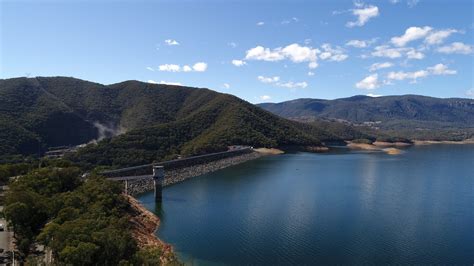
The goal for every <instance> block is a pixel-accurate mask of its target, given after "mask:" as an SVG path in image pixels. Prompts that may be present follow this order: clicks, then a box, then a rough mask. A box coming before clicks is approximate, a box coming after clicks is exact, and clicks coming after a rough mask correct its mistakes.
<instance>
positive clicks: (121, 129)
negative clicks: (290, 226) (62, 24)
mask: <svg viewBox="0 0 474 266" xmlns="http://www.w3.org/2000/svg"><path fill="white" fill-rule="evenodd" d="M0 97H1V98H0V125H2V128H1V130H0V137H2V141H3V143H4V144H3V145H0V148H1V150H0V153H1V154H3V155H5V154H16V153H22V154H29V153H38V150H42V151H44V150H45V148H46V147H50V146H58V145H76V144H82V143H87V142H90V141H92V140H96V139H101V138H103V137H111V136H115V137H113V138H105V139H104V140H103V141H100V142H99V143H98V144H97V145H89V146H87V147H86V148H84V149H82V150H81V151H80V152H79V153H77V154H76V155H74V158H73V159H75V160H77V161H81V162H85V163H90V164H102V165H116V166H123V165H134V164H139V163H149V162H150V161H153V160H161V159H164V158H169V157H170V156H172V155H173V154H174V155H177V154H181V155H191V154H201V153H206V152H213V151H220V150H225V149H226V147H227V146H228V145H233V144H240V145H253V146H267V147H275V146H287V145H319V144H320V142H321V141H328V140H331V141H332V140H341V139H342V138H349V139H350V138H352V137H353V136H352V133H354V136H355V135H357V136H356V137H358V135H360V134H362V133H359V132H358V131H357V130H353V131H351V132H352V133H349V134H348V133H347V132H341V131H337V130H336V131H334V132H331V131H328V130H326V129H324V128H322V127H318V126H312V125H307V124H302V123H299V122H295V121H290V120H286V119H284V118H280V117H278V116H276V115H274V114H271V113H270V112H267V111H264V110H262V109H261V108H259V107H256V106H254V105H252V104H250V103H248V102H245V101H243V100H241V99H239V98H237V97H234V96H232V95H227V94H221V93H217V92H214V91H211V90H208V89H197V88H189V87H182V86H170V85H158V84H148V83H143V82H138V81H126V82H122V83H117V84H113V85H108V86H105V85H101V84H97V83H92V82H88V81H83V80H79V79H74V78H66V77H51V78H41V77H39V78H31V79H27V78H17V79H8V80H0ZM342 133H344V134H342ZM116 135H117V136H116Z"/></svg>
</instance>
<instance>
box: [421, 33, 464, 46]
mask: <svg viewBox="0 0 474 266" xmlns="http://www.w3.org/2000/svg"><path fill="white" fill-rule="evenodd" d="M456 32H458V31H457V30H455V29H446V30H438V31H434V32H431V33H430V34H429V35H428V36H427V37H426V39H425V42H426V43H427V44H430V45H433V44H441V43H443V42H444V40H445V39H446V38H448V37H449V36H450V35H451V34H453V33H456Z"/></svg>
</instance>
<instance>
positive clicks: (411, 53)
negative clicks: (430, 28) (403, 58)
mask: <svg viewBox="0 0 474 266" xmlns="http://www.w3.org/2000/svg"><path fill="white" fill-rule="evenodd" d="M406 55H407V58H409V59H423V58H425V55H424V54H423V53H422V52H419V51H417V50H415V49H410V50H408V52H407V53H406Z"/></svg>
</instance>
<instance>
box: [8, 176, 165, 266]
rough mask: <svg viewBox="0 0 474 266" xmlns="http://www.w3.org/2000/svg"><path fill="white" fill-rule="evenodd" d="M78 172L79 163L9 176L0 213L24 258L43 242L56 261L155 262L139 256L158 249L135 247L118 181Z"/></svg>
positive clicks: (153, 255)
mask: <svg viewBox="0 0 474 266" xmlns="http://www.w3.org/2000/svg"><path fill="white" fill-rule="evenodd" d="M79 176H80V171H79V169H78V168H74V167H68V168H52V167H50V168H43V169H40V170H36V171H33V172H31V173H29V174H27V175H24V176H22V177H20V178H18V179H16V180H15V181H13V182H11V185H10V191H9V192H8V194H7V196H6V207H5V210H4V215H5V217H6V219H7V220H8V221H9V224H10V225H11V226H12V227H13V230H14V232H15V236H14V240H15V244H16V245H17V249H18V252H19V253H20V254H19V256H20V259H21V260H22V261H27V260H28V259H29V257H28V256H29V255H31V254H32V253H33V251H34V250H35V249H36V246H37V245H38V244H41V245H44V246H46V247H47V248H48V249H49V250H51V252H52V256H53V258H54V262H55V263H58V264H60V265H91V264H93V265H118V264H123V265H144V264H146V265H156V264H154V263H151V264H147V263H144V262H143V261H148V260H149V261H153V262H154V261H156V258H157V257H158V258H159V256H160V255H161V251H160V250H155V251H154V252H152V253H151V254H150V252H148V251H142V252H139V249H138V248H137V245H136V242H135V240H134V239H133V238H132V235H131V230H130V229H131V228H130V224H129V214H128V210H129V209H128V208H129V205H128V202H127V200H126V199H125V197H123V196H122V195H121V194H120V193H121V188H120V186H119V185H118V184H117V183H115V182H111V181H107V180H105V179H104V178H102V177H99V176H92V177H89V178H88V179H87V180H86V181H84V182H82V181H81V180H80V179H79ZM31 261H34V258H32V260H31ZM136 262H139V264H136Z"/></svg>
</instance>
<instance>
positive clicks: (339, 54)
mask: <svg viewBox="0 0 474 266" xmlns="http://www.w3.org/2000/svg"><path fill="white" fill-rule="evenodd" d="M321 49H322V50H323V51H324V52H322V53H321V54H320V55H319V58H321V59H322V60H329V61H337V62H340V61H344V60H346V59H347V58H348V57H349V56H348V55H347V54H345V53H344V50H343V49H342V48H341V47H336V48H332V47H331V45H330V44H328V43H325V44H323V45H321Z"/></svg>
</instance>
